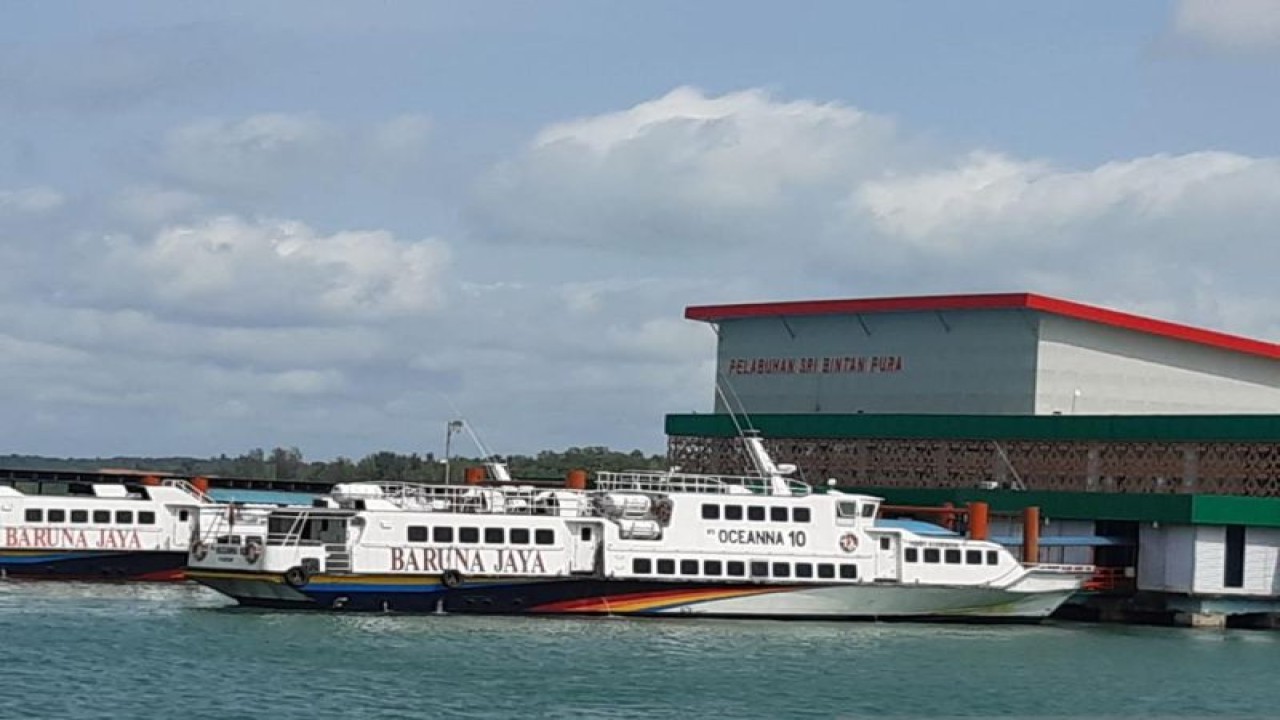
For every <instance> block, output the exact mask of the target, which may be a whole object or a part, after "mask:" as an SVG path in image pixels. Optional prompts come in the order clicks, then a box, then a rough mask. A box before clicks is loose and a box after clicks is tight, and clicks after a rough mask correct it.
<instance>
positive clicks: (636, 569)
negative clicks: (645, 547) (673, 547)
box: [631, 558, 653, 575]
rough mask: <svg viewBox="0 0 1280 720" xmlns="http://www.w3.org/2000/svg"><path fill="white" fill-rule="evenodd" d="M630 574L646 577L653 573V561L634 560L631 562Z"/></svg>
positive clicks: (647, 559)
mask: <svg viewBox="0 0 1280 720" xmlns="http://www.w3.org/2000/svg"><path fill="white" fill-rule="evenodd" d="M631 572H633V573H635V574H636V575H648V574H650V573H652V572H653V561H652V560H650V559H649V558H634V559H632V560H631Z"/></svg>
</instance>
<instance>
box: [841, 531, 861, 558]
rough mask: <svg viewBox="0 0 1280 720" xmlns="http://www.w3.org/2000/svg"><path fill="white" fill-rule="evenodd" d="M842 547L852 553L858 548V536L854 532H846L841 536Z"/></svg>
mask: <svg viewBox="0 0 1280 720" xmlns="http://www.w3.org/2000/svg"><path fill="white" fill-rule="evenodd" d="M840 549H841V550H843V551H845V552H847V553H851V552H853V551H854V550H857V549H858V536H857V535H854V534H853V533H845V534H844V535H841V536H840Z"/></svg>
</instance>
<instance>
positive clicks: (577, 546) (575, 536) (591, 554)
mask: <svg viewBox="0 0 1280 720" xmlns="http://www.w3.org/2000/svg"><path fill="white" fill-rule="evenodd" d="M569 532H570V533H572V535H571V537H570V538H569V572H572V573H584V574H585V573H594V572H597V571H598V568H597V567H596V564H597V560H598V558H599V557H600V553H599V552H597V551H598V549H599V548H600V528H599V527H598V526H596V525H589V524H586V523H583V524H578V523H572V524H570V525H569Z"/></svg>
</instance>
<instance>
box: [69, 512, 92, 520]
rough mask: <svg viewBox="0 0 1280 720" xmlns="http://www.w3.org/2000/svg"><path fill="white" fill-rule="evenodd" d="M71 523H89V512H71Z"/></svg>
mask: <svg viewBox="0 0 1280 720" xmlns="http://www.w3.org/2000/svg"><path fill="white" fill-rule="evenodd" d="M71 522H73V523H87V522H89V511H88V510H72V511H71Z"/></svg>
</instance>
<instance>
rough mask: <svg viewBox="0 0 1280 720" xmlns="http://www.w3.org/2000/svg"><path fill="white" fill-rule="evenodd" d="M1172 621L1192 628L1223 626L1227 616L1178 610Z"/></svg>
mask: <svg viewBox="0 0 1280 720" xmlns="http://www.w3.org/2000/svg"><path fill="white" fill-rule="evenodd" d="M1173 623H1174V624H1175V625H1180V626H1182V627H1192V628H1225V627H1226V626H1227V616H1226V615H1224V614H1222V613H1206V612H1180V613H1177V614H1175V615H1174V616H1173Z"/></svg>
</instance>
